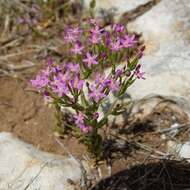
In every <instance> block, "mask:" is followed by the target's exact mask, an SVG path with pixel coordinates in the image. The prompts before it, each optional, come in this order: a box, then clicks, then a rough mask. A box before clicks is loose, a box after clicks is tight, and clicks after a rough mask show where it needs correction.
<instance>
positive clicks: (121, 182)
mask: <svg viewBox="0 0 190 190" xmlns="http://www.w3.org/2000/svg"><path fill="white" fill-rule="evenodd" d="M188 189H190V164H189V163H187V162H185V161H183V162H179V161H171V160H170V161H166V160H165V161H164V160H163V161H160V162H158V163H149V164H142V165H137V166H134V167H132V168H130V169H129V170H123V171H121V172H119V173H116V174H115V175H113V176H112V177H109V178H106V179H104V180H102V181H100V182H99V183H98V184H97V185H96V186H95V187H93V188H92V189H91V190H188Z"/></svg>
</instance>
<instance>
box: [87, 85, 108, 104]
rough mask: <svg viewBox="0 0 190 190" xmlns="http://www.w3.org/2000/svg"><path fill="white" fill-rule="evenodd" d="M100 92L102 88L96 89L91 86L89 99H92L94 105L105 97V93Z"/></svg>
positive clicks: (94, 86)
mask: <svg viewBox="0 0 190 190" xmlns="http://www.w3.org/2000/svg"><path fill="white" fill-rule="evenodd" d="M102 90H103V89H102V87H96V85H91V86H90V92H89V97H90V98H92V99H93V100H94V101H95V102H96V103H98V102H99V101H100V100H101V99H103V98H104V97H106V95H105V93H104V92H102Z"/></svg>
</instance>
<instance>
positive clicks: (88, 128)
mask: <svg viewBox="0 0 190 190" xmlns="http://www.w3.org/2000/svg"><path fill="white" fill-rule="evenodd" d="M79 128H80V129H81V131H82V132H83V133H89V132H90V131H91V130H92V127H90V126H86V125H84V124H80V125H79Z"/></svg>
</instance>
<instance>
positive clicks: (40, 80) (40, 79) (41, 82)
mask: <svg viewBox="0 0 190 190" xmlns="http://www.w3.org/2000/svg"><path fill="white" fill-rule="evenodd" d="M48 83H49V79H48V77H47V75H44V74H43V73H40V74H38V75H37V76H36V78H35V79H33V80H31V84H32V86H33V87H35V88H37V89H38V90H41V89H42V88H45V87H46V86H47V85H48Z"/></svg>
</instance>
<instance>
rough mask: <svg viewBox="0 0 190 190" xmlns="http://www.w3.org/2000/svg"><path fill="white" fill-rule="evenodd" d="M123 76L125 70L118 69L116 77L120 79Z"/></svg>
mask: <svg viewBox="0 0 190 190" xmlns="http://www.w3.org/2000/svg"><path fill="white" fill-rule="evenodd" d="M122 74H123V70H122V69H117V70H116V72H115V77H116V78H118V77H120V76H121V75H122Z"/></svg>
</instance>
